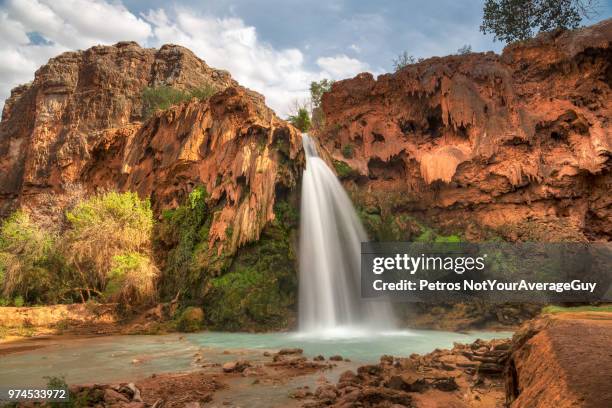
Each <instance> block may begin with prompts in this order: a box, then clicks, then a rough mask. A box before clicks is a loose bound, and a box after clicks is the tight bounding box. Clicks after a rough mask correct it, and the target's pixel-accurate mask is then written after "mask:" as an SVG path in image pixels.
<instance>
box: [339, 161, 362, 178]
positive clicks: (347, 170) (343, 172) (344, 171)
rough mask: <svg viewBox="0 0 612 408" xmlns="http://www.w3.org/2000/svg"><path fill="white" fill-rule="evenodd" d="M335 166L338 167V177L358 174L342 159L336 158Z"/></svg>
mask: <svg viewBox="0 0 612 408" xmlns="http://www.w3.org/2000/svg"><path fill="white" fill-rule="evenodd" d="M334 168H335V169H336V173H337V174H338V177H340V178H341V179H342V178H347V177H351V176H355V175H357V174H358V173H357V171H355V170H354V169H353V168H352V167H351V166H349V164H348V163H347V162H344V161H342V160H334Z"/></svg>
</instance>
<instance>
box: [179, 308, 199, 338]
mask: <svg viewBox="0 0 612 408" xmlns="http://www.w3.org/2000/svg"><path fill="white" fill-rule="evenodd" d="M203 323H204V311H202V309H201V308H199V307H195V306H189V307H188V308H186V309H185V310H183V313H181V316H180V317H179V318H178V321H177V322H176V328H177V330H179V331H182V332H195V331H198V330H202V325H203Z"/></svg>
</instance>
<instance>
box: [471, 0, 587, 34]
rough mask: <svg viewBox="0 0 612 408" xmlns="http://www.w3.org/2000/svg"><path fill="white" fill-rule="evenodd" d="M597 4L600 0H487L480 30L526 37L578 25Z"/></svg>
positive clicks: (486, 32) (572, 27)
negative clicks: (597, 0)
mask: <svg viewBox="0 0 612 408" xmlns="http://www.w3.org/2000/svg"><path fill="white" fill-rule="evenodd" d="M596 6H597V4H596V0H486V1H485V4H484V9H483V12H484V14H483V19H482V25H481V26H480V31H482V32H483V33H484V34H489V33H492V34H494V39H495V40H500V41H504V42H508V43H510V42H514V41H522V40H526V39H528V38H531V37H533V36H534V35H535V34H537V33H538V32H540V31H552V30H555V29H557V28H563V29H574V28H577V27H578V26H579V25H580V21H581V20H582V18H590V17H592V16H593V15H594V14H596V8H597V7H596Z"/></svg>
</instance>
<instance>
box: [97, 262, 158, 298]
mask: <svg viewBox="0 0 612 408" xmlns="http://www.w3.org/2000/svg"><path fill="white" fill-rule="evenodd" d="M157 274H158V272H157V267H156V266H155V265H154V264H153V263H152V262H151V259H150V258H149V257H148V256H146V255H143V254H141V253H138V252H128V253H126V254H120V255H115V256H114V257H113V261H112V267H111V270H110V272H109V273H108V276H107V283H106V288H105V290H104V294H105V295H106V297H107V298H108V299H109V300H112V301H116V302H119V303H122V304H143V303H148V302H149V301H150V300H152V299H154V298H155V280H156V278H157Z"/></svg>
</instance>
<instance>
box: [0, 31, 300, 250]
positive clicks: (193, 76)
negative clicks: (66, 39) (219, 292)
mask: <svg viewBox="0 0 612 408" xmlns="http://www.w3.org/2000/svg"><path fill="white" fill-rule="evenodd" d="M159 85H168V86H172V87H173V88H178V89H190V88H196V87H200V86H203V85H208V86H212V87H214V88H215V89H217V90H219V91H220V92H219V93H217V94H216V95H214V96H213V97H212V98H210V99H209V100H205V101H199V100H197V99H193V100H192V101H191V102H188V103H183V104H181V105H179V106H175V107H172V108H171V109H169V110H167V111H164V112H158V113H157V114H155V115H154V116H153V117H152V118H150V119H148V120H147V121H144V123H143V117H142V107H143V106H142V105H143V103H142V92H143V89H144V88H145V87H147V86H149V87H155V86H159ZM300 149H301V140H300V135H299V133H298V132H297V131H296V130H295V129H294V128H293V127H291V126H289V125H288V124H287V123H286V122H283V121H281V120H280V119H278V118H277V117H276V115H275V114H274V113H273V112H272V110H270V109H269V108H267V107H266V106H265V101H264V98H263V96H261V95H259V94H257V93H255V92H253V91H250V90H247V89H245V88H242V87H240V86H239V85H238V84H237V82H236V81H234V80H233V79H232V78H231V76H230V75H229V73H227V72H225V71H221V70H216V69H213V68H210V67H208V66H207V65H206V63H205V62H204V61H202V60H200V59H199V58H197V57H196V56H195V55H194V54H193V53H192V52H191V51H189V50H187V49H185V48H183V47H180V46H176V45H164V46H163V47H161V48H160V49H159V50H157V49H145V48H141V47H140V46H138V44H136V43H133V42H123V43H118V44H116V45H114V46H96V47H92V48H90V49H88V50H86V51H76V52H67V53H64V54H61V55H59V56H58V57H55V58H52V59H51V60H50V61H49V63H48V64H46V65H44V66H43V67H41V68H40V69H39V70H38V71H37V72H36V74H35V78H34V81H33V82H32V83H30V84H27V85H23V86H20V87H17V88H15V89H14V90H13V92H12V94H11V97H10V98H9V99H8V100H7V101H6V104H5V107H4V111H3V114H2V122H1V123H0V169H1V171H2V177H0V210H1V213H2V215H4V216H5V215H7V214H8V213H10V212H11V211H12V210H13V209H14V208H16V207H19V206H25V207H31V208H37V209H45V207H47V206H53V205H55V204H57V202H58V201H61V199H62V196H68V195H69V193H71V190H74V189H75V188H81V189H84V190H85V191H86V192H89V193H91V192H94V191H98V190H104V189H106V190H108V189H117V190H120V191H127V190H129V191H137V192H138V193H139V194H140V196H141V197H143V198H144V197H150V198H151V200H152V203H153V205H154V207H155V208H156V210H158V212H160V211H161V210H163V209H169V208H176V207H177V206H178V205H179V204H181V203H182V201H183V200H184V199H185V197H186V195H187V194H188V193H189V192H190V191H191V190H192V189H193V188H194V186H196V185H203V186H205V187H206V190H207V192H208V194H209V197H210V200H211V201H212V202H214V203H221V202H222V205H221V207H220V208H219V212H218V215H217V216H216V219H215V222H214V223H213V225H212V227H211V234H210V236H211V244H212V243H214V242H215V241H225V230H226V229H227V228H228V226H230V225H231V227H232V228H233V230H234V232H235V233H234V234H233V236H232V240H231V243H230V246H231V247H232V249H235V248H236V247H238V246H240V245H244V244H245V243H247V242H250V241H254V240H257V239H258V238H259V234H260V232H261V230H262V228H263V227H264V225H265V224H266V223H267V222H269V221H271V220H272V219H273V218H274V214H273V211H272V209H273V204H274V197H275V194H276V191H277V183H278V186H279V188H281V187H282V188H285V189H289V188H293V187H295V185H296V183H297V177H298V174H299V171H298V167H299V166H300V164H299V163H300V160H299V159H298V157H297V156H298V151H299V150H300ZM281 160H284V163H285V164H287V166H281V165H279V163H280V161H281Z"/></svg>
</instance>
